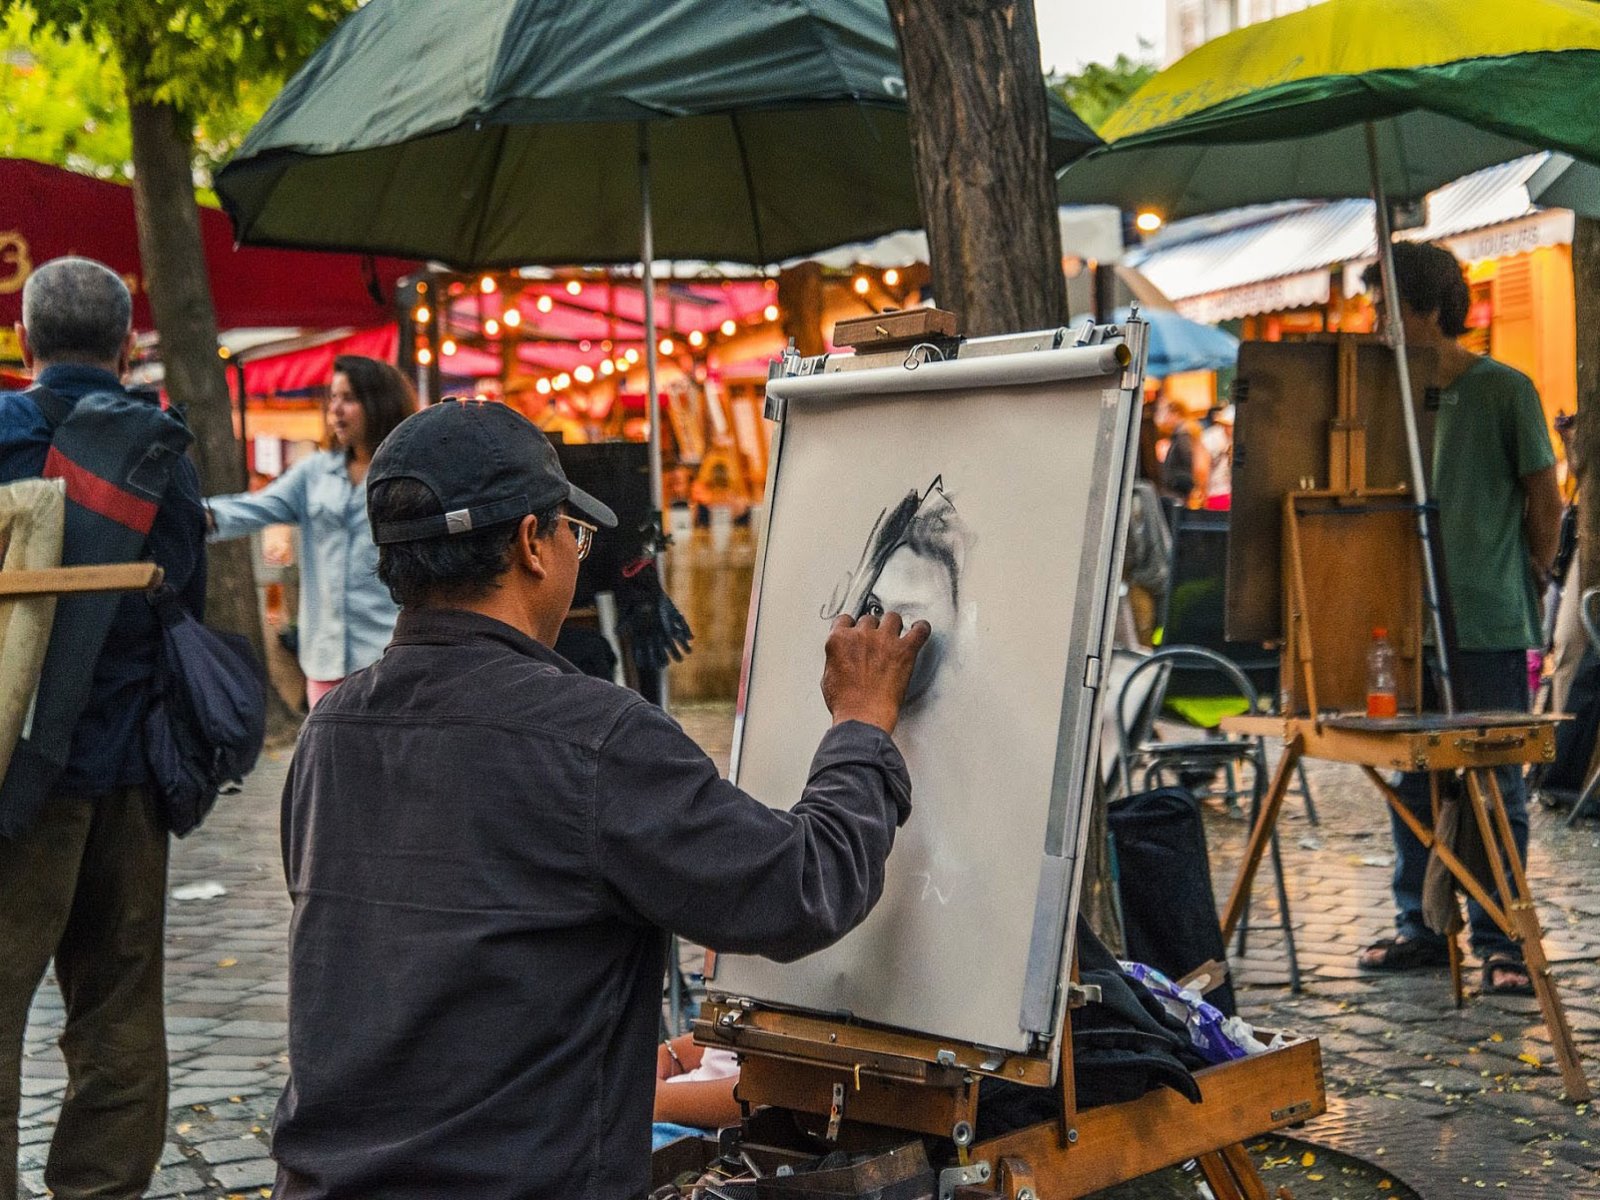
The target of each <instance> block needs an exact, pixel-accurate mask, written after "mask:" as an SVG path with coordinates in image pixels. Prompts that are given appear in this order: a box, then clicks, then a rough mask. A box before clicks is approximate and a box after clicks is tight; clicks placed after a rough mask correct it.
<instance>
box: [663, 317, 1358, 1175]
mask: <svg viewBox="0 0 1600 1200" xmlns="http://www.w3.org/2000/svg"><path fill="white" fill-rule="evenodd" d="M954 335H955V322H954V318H953V317H951V316H950V314H948V313H940V312H937V311H936V310H930V309H917V310H913V311H909V312H904V313H882V314H876V315H874V316H872V317H866V318H862V319H861V320H859V321H856V322H851V323H841V324H840V325H839V327H838V328H837V329H836V330H835V333H834V339H833V340H834V341H835V343H837V344H840V345H851V346H854V347H855V349H856V350H857V352H858V353H859V352H861V351H863V350H870V351H873V352H876V353H885V354H889V353H892V354H894V355H895V356H896V358H897V359H898V358H901V357H904V356H906V355H908V354H909V355H915V354H916V353H917V351H918V350H919V349H924V348H925V349H926V350H928V351H930V352H932V353H934V354H937V355H938V356H940V357H943V355H944V353H945V350H947V349H948V350H953V349H954V345H953V339H954ZM1058 344H1059V342H1058ZM1039 348H1041V347H1040V346H1039V345H1034V346H1033V347H1032V349H1039ZM1121 350H1122V353H1123V354H1124V355H1128V354H1129V351H1128V349H1127V346H1126V344H1124V345H1123V346H1122V347H1121ZM1119 361H1121V362H1122V363H1123V365H1126V363H1127V361H1128V359H1127V358H1126V357H1124V358H1121V359H1119ZM1141 361H1142V360H1141ZM1130 432H1131V429H1130ZM769 486H770V482H769ZM769 502H770V496H769ZM1069 907H1070V906H1069ZM1067 929H1068V930H1069V931H1070V930H1071V929H1072V926H1071V925H1070V924H1068V925H1067ZM1036 936H1037V931H1036ZM1067 936H1069V937H1070V936H1071V935H1070V932H1069V933H1068V934H1067ZM1068 947H1069V948H1070V943H1068ZM1058 949H1059V947H1058ZM952 952H954V953H959V948H958V947H952ZM1064 961H1066V959H1065V957H1064V956H1062V955H1057V956H1055V957H1054V958H1052V959H1051V964H1052V965H1051V966H1050V968H1049V973H1050V975H1051V976H1052V978H1050V979H1048V980H1047V981H1046V986H1047V987H1049V988H1050V989H1051V991H1052V995H1054V994H1055V989H1056V988H1059V989H1060V995H1061V999H1060V1001H1059V1002H1056V1003H1055V1004H1052V1007H1051V1009H1050V1012H1051V1013H1052V1014H1056V1013H1059V1014H1060V1028H1059V1031H1058V1032H1056V1033H1055V1034H1054V1036H1053V1037H1051V1038H1046V1039H1044V1040H1042V1041H1041V1040H1038V1039H1037V1038H1036V1039H1035V1040H1034V1041H1033V1042H1032V1043H1031V1044H1030V1048H1029V1049H1028V1050H1027V1052H1024V1053H1013V1052H1008V1051H1002V1050H995V1049H991V1048H987V1047H983V1046H978V1045H972V1044H967V1043H963V1042H960V1041H953V1040H949V1039H943V1038H938V1037H935V1036H932V1035H928V1034H923V1033H915V1032H908V1031H906V1030H903V1029H892V1028H887V1027H884V1026H877V1025H867V1024H863V1023H861V1022H859V1021H855V1020H852V1019H851V1018H849V1017H848V1016H842V1015H839V1014H837V1013H827V1012H814V1011H797V1010H794V1009H790V1008H782V1007H778V1006H775V1005H769V1004H763V1003H761V1002H759V1001H753V1000H745V999H735V998H730V997H721V996H713V997H712V998H711V999H709V1000H708V1001H707V1002H706V1003H705V1004H704V1005H703V1006H702V1008H701V1012H700V1017H699V1019H698V1020H697V1021H696V1022H695V1024H694V1035H695V1040H696V1041H697V1042H699V1043H700V1044H702V1045H707V1046H721V1047H724V1048H727V1049H731V1050H734V1051H736V1052H737V1053H738V1055H739V1056H740V1059H741V1068H740V1078H739V1084H738V1087H737V1090H736V1093H735V1094H736V1096H737V1097H738V1099H739V1100H740V1102H741V1104H742V1105H744V1106H745V1108H746V1120H745V1122H744V1124H743V1127H742V1129H741V1130H740V1131H739V1132H740V1134H741V1135H743V1134H744V1133H747V1132H748V1133H752V1134H755V1133H757V1132H758V1127H766V1128H768V1129H771V1128H772V1126H773V1125H776V1126H778V1127H780V1132H781V1133H783V1134H784V1135H785V1136H787V1137H788V1138H789V1139H791V1142H790V1143H789V1144H788V1145H786V1146H784V1147H781V1148H778V1149H776V1150H774V1147H772V1146H761V1147H759V1148H758V1147H757V1146H756V1145H754V1144H752V1143H751V1142H744V1143H742V1144H737V1143H730V1144H729V1145H725V1146H724V1147H723V1153H724V1155H725V1156H728V1157H731V1158H733V1159H735V1160H742V1161H743V1162H745V1163H746V1164H747V1165H755V1163H756V1160H757V1159H760V1158H761V1157H762V1156H763V1154H766V1153H778V1154H782V1153H787V1154H789V1155H790V1157H789V1158H788V1159H787V1160H786V1161H788V1162H791V1163H795V1162H798V1161H800V1160H802V1159H805V1158H811V1157H814V1156H815V1153H816V1147H817V1146H819V1145H821V1146H827V1147H830V1148H839V1149H846V1150H852V1151H862V1150H865V1151H874V1152H881V1153H883V1154H884V1155H887V1153H888V1152H890V1151H893V1150H895V1149H897V1148H899V1147H902V1146H905V1145H907V1144H908V1143H911V1142H916V1143H918V1144H917V1145H916V1147H915V1148H916V1150H917V1152H918V1153H919V1154H920V1153H921V1145H920V1139H921V1138H922V1137H925V1136H931V1137H936V1138H941V1139H945V1141H946V1142H947V1143H948V1144H949V1145H951V1146H953V1147H954V1154H955V1162H954V1164H953V1165H951V1166H948V1167H946V1168H945V1169H944V1170H943V1171H942V1172H940V1175H939V1181H938V1188H937V1191H936V1195H937V1196H938V1197H939V1200H1001V1198H1004V1200H1046V1198H1048V1200H1072V1198H1073V1197H1081V1196H1085V1195H1088V1194H1089V1193H1091V1192H1094V1191H1097V1190H1099V1189H1101V1188H1105V1187H1108V1186H1111V1185H1114V1184H1117V1183H1121V1182H1124V1181H1127V1180H1130V1179H1134V1178H1137V1177H1139V1176H1141V1175H1145V1174H1148V1173H1149V1172H1151V1171H1155V1170H1158V1169H1160V1168H1162V1167H1164V1166H1169V1165H1172V1164H1174V1163H1181V1162H1185V1161H1188V1160H1189V1159H1197V1160H1198V1161H1199V1163H1200V1165H1201V1168H1202V1170H1203V1171H1204V1172H1205V1175H1206V1179H1207V1182H1208V1183H1209V1184H1210V1186H1211V1188H1212V1191H1213V1194H1214V1195H1215V1196H1216V1197H1217V1200H1267V1195H1268V1193H1267V1189H1266V1186H1265V1185H1264V1184H1263V1183H1262V1181H1261V1178H1260V1176H1259V1175H1258V1174H1257V1172H1256V1169H1255V1166H1254V1165H1253V1164H1252V1163H1251V1161H1250V1158H1249V1155H1248V1154H1247V1153H1246V1151H1245V1150H1244V1147H1243V1143H1244V1142H1245V1141H1246V1140H1247V1139H1253V1138H1256V1137H1259V1136H1260V1135H1262V1134H1265V1133H1269V1132H1271V1131H1273V1130H1276V1129H1281V1128H1283V1127H1285V1126H1288V1125H1294V1124H1299V1123H1300V1122H1303V1121H1305V1120H1307V1119H1309V1118H1311V1117H1313V1116H1316V1115H1317V1114H1319V1113H1321V1112H1322V1111H1324V1109H1325V1107H1326V1095H1325V1091H1324V1086H1323V1077H1322V1052H1321V1047H1320V1045H1319V1044H1318V1043H1317V1042H1316V1041H1315V1040H1312V1039H1305V1040H1299V1041H1295V1042H1291V1043H1289V1044H1287V1045H1285V1046H1282V1047H1280V1048H1278V1049H1275V1050H1269V1051H1266V1052H1265V1053H1262V1054H1258V1055H1255V1056H1252V1057H1249V1058H1244V1059H1239V1060H1236V1061H1233V1062H1228V1063H1224V1064H1221V1065H1218V1066H1213V1067H1208V1068H1205V1069H1203V1070H1200V1071H1197V1072H1195V1080H1196V1082H1197V1083H1198V1084H1199V1087H1200V1091H1201V1096H1202V1099H1201V1102H1200V1103H1198V1104H1190V1103H1189V1102H1188V1101H1187V1100H1186V1099H1185V1098H1183V1097H1182V1096H1180V1095H1178V1094H1177V1093H1175V1092H1172V1091H1170V1090H1168V1089H1165V1088H1157V1089H1156V1090H1154V1091H1152V1092H1149V1093H1147V1094H1145V1095H1143V1096H1141V1097H1140V1098H1139V1099H1137V1100H1133V1101H1129V1102H1127V1103H1122V1104H1113V1105H1106V1106H1102V1107H1096V1108H1092V1109H1086V1110H1082V1111H1080V1110H1079V1108H1078V1105H1077V1092H1076V1076H1077V1072H1076V1069H1075V1064H1074V1061H1073V1051H1072V1010H1073V1009H1074V1008H1081V1007H1083V1006H1084V1005H1086V1004H1090V1003H1094V1002H1096V1001H1098V999H1099V995H1098V989H1095V988H1087V987H1083V986H1081V985H1080V984H1079V983H1078V981H1077V971H1076V969H1075V968H1074V969H1073V970H1072V971H1071V972H1070V974H1069V975H1068V977H1067V978H1066V979H1059V980H1058V979H1056V978H1053V976H1054V975H1055V974H1056V973H1057V970H1058V967H1057V966H1056V965H1055V964H1057V963H1061V962H1064ZM1057 1005H1059V1006H1057ZM1269 1036H1270V1035H1269ZM1040 1037H1043V1035H1040ZM986 1079H989V1080H1004V1081H1008V1082H1011V1083H1016V1084H1022V1085H1025V1086H1030V1087H1034V1088H1038V1089H1041V1090H1042V1091H1043V1090H1045V1089H1057V1090H1058V1092H1059V1097H1058V1098H1059V1116H1057V1117H1054V1118H1052V1119H1049V1120H1044V1121H1040V1122H1038V1123H1036V1124H1033V1125H1029V1126H1026V1127H1024V1128H1021V1129H1017V1130H1014V1131H1012V1132H1009V1133H1006V1134H1004V1135H1002V1136H998V1137H994V1138H992V1139H990V1140H988V1141H985V1142H978V1141H977V1140H976V1129H977V1124H978V1109H979V1103H980V1099H981V1094H982V1090H983V1086H984V1080H986ZM756 1109H759V1110H761V1111H760V1112H759V1113H752V1110H756ZM773 1116H776V1117H778V1118H782V1119H780V1120H777V1121H776V1122H773V1121H770V1120H768V1119H767V1118H769V1117H773ZM662 1153H663V1155H666V1154H667V1153H668V1152H667V1151H665V1150H664V1151H663V1152H662ZM767 1161H768V1162H769V1163H770V1162H772V1161H773V1159H772V1158H770V1157H769V1158H768V1159H767ZM829 1194H831V1195H847V1194H863V1195H864V1194H867V1193H866V1192H864V1191H860V1190H858V1189H856V1188H852V1189H851V1190H850V1191H848V1192H846V1191H842V1190H835V1191H831V1192H830V1193H829ZM871 1194H877V1192H876V1191H874V1192H872V1193H871Z"/></svg>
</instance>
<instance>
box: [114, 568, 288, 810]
mask: <svg viewBox="0 0 1600 1200" xmlns="http://www.w3.org/2000/svg"><path fill="white" fill-rule="evenodd" d="M150 603H151V604H152V605H153V606H154V608H155V610H156V616H157V618H158V619H159V621H160V622H161V650H160V655H159V658H158V661H157V665H156V675H155V690H154V695H153V697H152V699H151V704H150V708H149V711H148V712H146V714H145V719H144V736H145V755H146V759H147V762H148V765H149V767H150V775H151V779H152V782H153V783H154V785H155V792H156V801H157V803H158V804H159V806H160V808H161V813H162V817H163V819H164V823H165V824H166V826H167V828H168V829H169V830H171V831H172V832H173V833H174V834H176V835H177V836H178V837H182V836H184V834H186V833H189V832H191V831H193V830H194V829H196V828H198V827H199V825H200V822H201V821H203V820H204V819H205V817H206V814H207V813H209V812H210V811H211V806H212V805H213V804H215V803H216V802H217V797H218V796H219V795H224V794H231V793H233V792H237V791H238V790H239V785H240V783H241V781H242V780H243V779H244V777H245V776H246V775H248V774H249V773H250V770H251V768H253V767H254V766H255V765H256V759H257V758H258V757H259V756H260V754H261V743H262V741H263V740H264V739H265V737H266V732H267V678H266V673H265V672H264V671H263V670H262V667H261V664H260V662H259V661H258V660H257V659H256V656H255V652H254V650H253V649H252V647H251V645H250V642H249V640H248V639H246V638H243V637H241V636H239V635H238V634H236V633H223V632H221V631H220V630H216V629H212V628H210V627H209V626H207V625H202V624H201V623H200V622H199V621H197V620H195V619H194V617H193V616H192V615H191V614H190V613H189V611H188V610H187V609H185V608H184V607H183V605H181V604H180V603H178V597H177V594H176V593H175V592H173V590H172V589H171V588H169V587H166V586H165V585H163V586H162V587H160V588H158V589H157V590H156V592H155V594H154V595H153V596H152V597H151V599H150Z"/></svg>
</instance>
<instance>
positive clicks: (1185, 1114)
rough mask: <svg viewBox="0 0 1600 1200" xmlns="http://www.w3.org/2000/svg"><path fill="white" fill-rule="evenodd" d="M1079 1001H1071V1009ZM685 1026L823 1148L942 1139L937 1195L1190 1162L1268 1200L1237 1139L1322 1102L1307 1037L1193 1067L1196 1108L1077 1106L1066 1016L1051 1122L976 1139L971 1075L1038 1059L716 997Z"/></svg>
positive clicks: (1036, 1073)
mask: <svg viewBox="0 0 1600 1200" xmlns="http://www.w3.org/2000/svg"><path fill="white" fill-rule="evenodd" d="M1085 1002H1088V998H1087V997H1086V996H1084V995H1082V994H1081V993H1078V994H1075V995H1074V1003H1075V1005H1076V1006H1078V1007H1081V1005H1082V1004H1083V1003H1085ZM694 1033H695V1040H696V1041H697V1042H700V1043H702V1044H705V1045H719V1046H723V1047H725V1048H729V1049H733V1050H736V1051H738V1052H739V1054H740V1057H741V1060H742V1066H741V1072H740V1079H739V1085H738V1090H737V1093H736V1094H737V1096H738V1098H739V1100H740V1101H741V1102H742V1103H743V1104H745V1105H748V1106H750V1107H752V1108H755V1107H771V1108H776V1109H779V1110H784V1111H787V1112H788V1113H790V1114H792V1115H793V1117H794V1118H795V1124H796V1125H798V1126H799V1127H801V1128H804V1129H806V1130H807V1131H808V1132H809V1133H811V1134H812V1135H813V1136H814V1137H816V1138H817V1139H819V1140H820V1141H821V1142H823V1143H824V1144H828V1145H836V1146H839V1147H843V1148H850V1149H888V1148H890V1147H892V1146H894V1145H897V1144H899V1143H903V1142H904V1141H906V1140H908V1139H910V1138H914V1137H917V1136H919V1135H924V1134H926V1135H932V1136H937V1137H945V1138H949V1139H950V1140H951V1141H952V1142H953V1143H954V1144H955V1146H956V1150H957V1165H956V1166H954V1167H951V1168H949V1169H947V1170H946V1171H945V1172H944V1173H943V1176H942V1178H941V1185H942V1186H943V1185H946V1184H947V1185H950V1188H951V1190H950V1191H949V1192H948V1193H946V1192H945V1191H943V1190H941V1193H940V1194H941V1195H944V1194H949V1195H951V1196H960V1197H962V1198H964V1200H1000V1198H1002V1197H1003V1198H1005V1200H1042V1198H1045V1197H1048V1198H1049V1200H1072V1198H1074V1197H1081V1196H1086V1195H1088V1194H1089V1193H1091V1192H1094V1191H1097V1190H1099V1189H1101V1188H1105V1187H1110V1186H1112V1185H1114V1184H1117V1183H1122V1182H1126V1181H1127V1180H1130V1179H1136V1178H1138V1177H1139V1176H1141V1175H1146V1174H1149V1173H1150V1172H1151V1171H1156V1170H1159V1169H1161V1168H1162V1167H1166V1166H1171V1165H1173V1164H1175V1163H1181V1162H1186V1161H1188V1160H1190V1159H1196V1160H1198V1162H1199V1164H1200V1167H1201V1169H1202V1171H1203V1172H1204V1174H1205V1177H1206V1181H1207V1183H1208V1184H1210V1186H1211V1189H1212V1192H1213V1194H1214V1195H1215V1196H1216V1197H1217V1200H1267V1196H1268V1192H1267V1188H1266V1185H1265V1184H1264V1183H1263V1182H1262V1181H1261V1177H1260V1175H1259V1174H1258V1173H1257V1171H1256V1168H1255V1165H1254V1164H1253V1163H1252V1162H1251V1160H1250V1157H1249V1155H1248V1153H1247V1152H1246V1151H1245V1149H1244V1145H1243V1143H1244V1142H1246V1141H1248V1140H1250V1139H1252V1138H1256V1137H1259V1136H1261V1135H1262V1134H1265V1133H1269V1132H1271V1131H1273V1130H1276V1129H1281V1128H1284V1127H1285V1126H1288V1125H1297V1124H1299V1123H1301V1122H1303V1121H1306V1120H1308V1119H1309V1118H1311V1117H1314V1116H1316V1115H1318V1114H1319V1113H1321V1112H1323V1111H1324V1110H1325V1108H1326V1107H1327V1101H1326V1094H1325V1091H1324V1086H1323V1078H1322V1049H1321V1046H1320V1045H1319V1044H1318V1043H1317V1042H1316V1041H1315V1040H1314V1039H1305V1040H1301V1041H1296V1042H1292V1043H1290V1044H1289V1045H1287V1046H1284V1047H1282V1048H1280V1049H1276V1050H1269V1051H1267V1052H1266V1053H1264V1054H1258V1055H1254V1056H1252V1057H1250V1058H1245V1059H1239V1060H1236V1061H1233V1062H1229V1063H1223V1064H1221V1065H1219V1066H1213V1067H1207V1068H1205V1069H1203V1070H1200V1071H1197V1072H1195V1081H1196V1082H1197V1083H1198V1084H1199V1085H1200V1090H1201V1095H1202V1097H1203V1098H1202V1100H1201V1102H1200V1103H1199V1104H1190V1103H1189V1102H1188V1101H1187V1100H1185V1099H1184V1098H1183V1097H1182V1096H1179V1095H1178V1094H1177V1093H1176V1092H1172V1091H1170V1090H1168V1089H1166V1088H1158V1089H1156V1090H1155V1091H1152V1092H1149V1093H1146V1094H1145V1095H1144V1096H1141V1097H1140V1098H1139V1099H1137V1100H1132V1101H1129V1102H1127V1103H1123V1104H1111V1105H1105V1106H1102V1107H1098V1108H1092V1109H1086V1110H1082V1111H1080V1110H1079V1109H1078V1106H1077V1101H1076V1082H1075V1072H1074V1070H1073V1059H1072V1038H1071V1016H1070V1014H1069V1015H1068V1017H1067V1019H1066V1022H1065V1023H1064V1025H1063V1030H1062V1034H1061V1044H1060V1055H1061V1057H1060V1064H1059V1072H1058V1076H1057V1081H1056V1084H1055V1085H1054V1086H1055V1087H1057V1088H1058V1089H1059V1091H1060V1095H1061V1103H1062V1115H1061V1117H1060V1119H1059V1120H1052V1121H1043V1122H1040V1123H1038V1124H1036V1125H1031V1126H1028V1127H1026V1128H1023V1129H1019V1130H1015V1131H1013V1132H1010V1133H1007V1134H1004V1135H1003V1136H1000V1137H997V1138H993V1139H991V1140H989V1141H987V1142H980V1143H975V1142H974V1140H973V1131H974V1129H975V1128H976V1126H977V1112H978V1102H979V1098H980V1093H981V1084H982V1080H983V1079H984V1078H986V1077H987V1078H994V1079H1006V1080H1011V1081H1014V1082H1019V1083H1025V1084H1033V1085H1035V1086H1041V1087H1049V1086H1052V1085H1051V1084H1050V1063H1049V1059H1048V1058H1047V1057H1036V1056H1032V1055H1000V1054H996V1053H995V1052H993V1051H990V1050H985V1049H983V1048H981V1047H977V1046H967V1045H960V1044H952V1043H949V1042H944V1041H939V1040H935V1039H931V1038H928V1037H925V1036H923V1035H920V1034H911V1033H905V1032H901V1031H895V1030H888V1029H882V1028H878V1027H873V1026H864V1025H859V1024H853V1023H849V1022H846V1021H841V1020H839V1019H837V1018H832V1017H827V1016H822V1015H818V1014H810V1013H796V1012H790V1011H784V1010H778V1009H768V1008H762V1007H757V1006H747V1005H743V1004H734V1003H728V1002H723V1001H711V1002H709V1003H708V1004H707V1005H706V1006H704V1008H703V1009H702V1012H701V1016H700V1019H699V1020H698V1021H696V1022H695V1026H694ZM957 1189H959V1190H957Z"/></svg>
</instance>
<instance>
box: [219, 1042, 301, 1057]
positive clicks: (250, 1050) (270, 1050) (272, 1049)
mask: <svg viewBox="0 0 1600 1200" xmlns="http://www.w3.org/2000/svg"><path fill="white" fill-rule="evenodd" d="M284 1049H285V1039H283V1038H218V1039H217V1040H216V1041H215V1042H213V1043H212V1044H211V1052H212V1053H213V1054H254V1055H278V1054H282V1053H284Z"/></svg>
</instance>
